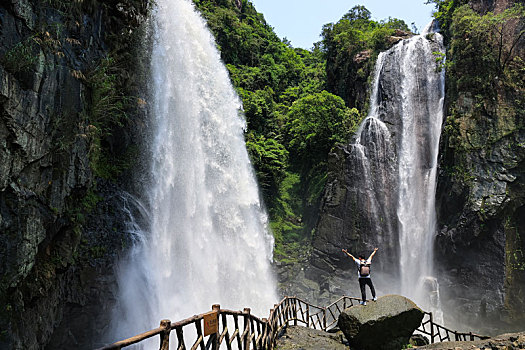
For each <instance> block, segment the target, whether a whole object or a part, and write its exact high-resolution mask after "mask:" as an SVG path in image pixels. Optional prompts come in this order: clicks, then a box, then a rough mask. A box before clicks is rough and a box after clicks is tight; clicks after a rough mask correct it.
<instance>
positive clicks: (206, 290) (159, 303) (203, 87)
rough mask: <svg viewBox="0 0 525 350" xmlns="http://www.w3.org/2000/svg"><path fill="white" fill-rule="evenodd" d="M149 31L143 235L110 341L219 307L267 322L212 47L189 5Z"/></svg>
mask: <svg viewBox="0 0 525 350" xmlns="http://www.w3.org/2000/svg"><path fill="white" fill-rule="evenodd" d="M153 21H154V34H153V36H154V43H153V51H152V63H151V81H152V87H151V90H152V101H151V109H152V113H153V118H154V120H153V124H154V129H155V132H154V136H155V137H154V140H153V141H152V161H151V175H152V178H153V183H152V184H151V186H150V187H149V193H148V200H149V213H150V214H149V218H148V220H149V227H148V228H147V229H145V230H143V231H142V232H139V233H137V232H135V234H136V235H139V236H143V239H142V243H141V244H139V245H137V246H136V247H134V248H133V249H132V253H131V255H130V256H129V257H128V259H127V260H126V261H124V262H123V263H122V264H121V267H120V272H119V289H120V295H119V300H118V302H119V306H118V308H117V310H116V312H115V317H114V322H113V323H114V325H113V327H112V328H113V331H112V334H113V336H114V337H117V338H123V337H129V336H132V335H134V334H137V333H140V332H143V331H145V330H149V329H152V328H155V327H158V325H159V322H160V320H161V319H164V318H168V319H170V320H172V321H173V322H174V321H178V320H181V319H183V318H187V317H190V316H192V315H194V314H198V313H202V312H206V311H209V310H210V309H211V305H212V304H216V303H218V304H220V305H221V307H223V308H228V309H233V310H242V309H243V308H244V307H250V308H251V309H252V313H253V314H255V315H257V316H259V317H266V316H267V315H268V312H269V309H270V308H271V307H272V306H273V304H274V303H275V302H277V294H276V287H275V282H274V278H273V274H272V271H271V259H272V249H273V237H272V236H271V234H270V233H269V229H268V221H267V220H268V219H267V215H266V213H265V210H264V208H263V207H262V204H261V198H260V197H259V192H258V188H257V183H256V179H255V176H254V172H253V169H252V167H251V164H250V160H249V157H248V153H247V151H246V146H245V143H244V129H245V127H246V125H245V120H244V116H243V115H242V113H241V112H240V108H241V102H240V100H239V98H238V96H237V95H236V93H235V91H234V89H233V87H232V86H231V83H230V79H229V76H228V72H227V70H226V68H225V66H224V65H223V63H222V62H221V60H220V55H219V52H218V51H217V49H216V44H215V42H214V39H213V37H212V35H211V34H210V32H209V31H208V29H207V28H206V24H205V21H204V20H203V19H202V18H201V17H200V15H199V14H198V13H197V12H196V10H195V9H194V6H193V4H192V2H191V1H190V0H157V1H156V8H155V10H154V13H153ZM139 243H140V240H139ZM151 344H153V345H152V347H153V346H154V345H156V342H152V343H151ZM148 346H149V345H148Z"/></svg>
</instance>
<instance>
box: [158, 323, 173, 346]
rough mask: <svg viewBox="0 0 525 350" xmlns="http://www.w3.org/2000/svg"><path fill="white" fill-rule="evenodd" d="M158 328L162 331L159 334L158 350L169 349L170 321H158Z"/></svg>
mask: <svg viewBox="0 0 525 350" xmlns="http://www.w3.org/2000/svg"><path fill="white" fill-rule="evenodd" d="M160 327H161V328H163V329H164V330H163V331H162V333H160V348H159V349H160V350H169V349H170V332H171V321H170V320H162V321H160Z"/></svg>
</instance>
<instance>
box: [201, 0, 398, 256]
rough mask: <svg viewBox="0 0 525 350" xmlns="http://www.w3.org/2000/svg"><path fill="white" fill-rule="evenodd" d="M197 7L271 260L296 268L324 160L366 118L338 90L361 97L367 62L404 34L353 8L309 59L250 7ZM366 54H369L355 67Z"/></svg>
mask: <svg viewBox="0 0 525 350" xmlns="http://www.w3.org/2000/svg"><path fill="white" fill-rule="evenodd" d="M194 2H195V4H196V6H197V8H198V9H199V10H200V11H201V13H202V15H203V16H204V17H205V19H206V20H207V23H208V26H209V28H210V29H211V31H212V32H213V34H214V35H215V38H216V42H217V46H218V48H219V50H220V52H221V57H222V59H223V60H224V62H225V63H226V66H227V68H228V70H229V73H230V77H231V80H232V82H233V84H234V86H235V87H236V89H237V92H238V94H239V96H240V97H241V98H242V101H243V106H244V113H245V116H246V120H247V124H248V130H247V132H246V144H247V148H248V151H249V153H250V156H251V159H252V163H253V164H254V167H255V170H256V174H257V178H258V181H259V184H260V186H261V190H262V193H263V196H264V199H265V202H266V204H267V206H268V211H269V213H270V220H271V223H270V225H271V228H272V230H273V233H274V236H275V241H276V244H275V257H276V258H277V259H278V260H281V261H286V262H294V261H297V259H300V256H301V254H303V253H304V251H305V250H308V249H309V244H310V239H311V236H312V231H313V227H314V225H315V221H316V219H317V217H316V213H317V209H318V206H319V201H320V198H321V195H322V192H323V190H324V185H325V181H326V177H327V171H328V167H327V161H328V154H329V152H330V151H331V149H332V148H333V147H334V146H335V145H337V144H338V143H347V142H349V140H350V137H351V135H352V132H353V131H355V129H356V127H357V125H358V124H359V122H360V120H361V118H362V116H363V114H362V113H360V112H359V110H358V109H361V110H362V108H364V107H363V106H357V105H356V104H355V101H353V100H352V99H348V98H347V91H346V90H344V89H339V88H335V87H337V86H338V84H340V83H341V82H342V81H343V80H344V79H351V80H352V81H355V84H361V85H362V86H361V90H362V91H365V95H366V91H367V84H366V83H367V80H368V77H369V74H370V71H371V67H373V64H374V62H373V59H375V57H377V54H378V52H379V51H380V50H383V49H385V48H387V47H388V46H389V45H391V44H392V43H391V41H390V40H389V38H390V35H392V34H393V33H394V32H395V30H396V29H402V30H408V28H407V26H406V24H405V23H404V22H403V21H400V20H397V19H388V20H387V21H383V22H376V21H373V20H371V19H370V17H371V16H370V12H369V11H368V10H367V9H366V8H364V7H362V6H356V7H354V8H353V9H351V10H350V11H349V12H348V13H347V14H346V15H345V16H344V17H343V18H342V19H341V20H340V21H339V22H338V23H336V24H329V25H326V26H325V27H324V29H323V34H322V35H323V40H322V41H321V42H319V43H316V44H315V45H314V47H313V48H312V49H311V50H304V49H294V48H293V47H291V45H290V43H289V42H288V41H287V40H286V39H284V40H280V39H279V38H278V37H277V36H276V34H275V33H274V32H273V29H272V28H271V27H270V26H269V25H268V24H267V23H266V21H265V20H264V17H263V16H262V14H260V13H257V11H256V10H255V8H254V7H253V5H252V3H251V2H249V1H247V0H243V1H240V7H237V6H236V5H235V2H234V1H230V0H194ZM363 50H369V55H365V56H366V57H364V58H362V59H361V61H360V62H361V63H356V61H355V59H354V58H355V56H356V55H357V54H358V53H360V52H361V51H363ZM369 56H371V57H372V58H373V59H372V60H370V57H369ZM363 67H365V68H363ZM343 71H344V75H343V76H340V77H339V76H338V74H340V73H341V72H343ZM336 76H337V77H336ZM330 77H331V78H330ZM334 79H335V80H337V81H335V80H334ZM339 79H340V80H341V81H339ZM330 87H332V88H330ZM345 101H346V102H345ZM356 107H357V108H356Z"/></svg>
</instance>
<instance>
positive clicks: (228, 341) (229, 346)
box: [222, 314, 235, 350]
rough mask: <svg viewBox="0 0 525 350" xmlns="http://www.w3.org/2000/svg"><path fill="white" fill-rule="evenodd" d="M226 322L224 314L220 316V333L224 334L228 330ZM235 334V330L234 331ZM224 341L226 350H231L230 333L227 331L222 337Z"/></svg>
mask: <svg viewBox="0 0 525 350" xmlns="http://www.w3.org/2000/svg"><path fill="white" fill-rule="evenodd" d="M227 322H228V320H227V319H226V314H222V331H223V332H224V330H225V329H226V328H228V323H227ZM234 332H235V330H234ZM224 340H225V341H226V348H227V349H228V350H232V346H231V343H230V331H229V330H228V331H227V332H226V334H225V337H224Z"/></svg>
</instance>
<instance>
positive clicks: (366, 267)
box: [359, 264, 370, 277]
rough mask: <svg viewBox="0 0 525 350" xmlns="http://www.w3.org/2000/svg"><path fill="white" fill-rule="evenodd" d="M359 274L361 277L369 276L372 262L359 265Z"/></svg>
mask: <svg viewBox="0 0 525 350" xmlns="http://www.w3.org/2000/svg"><path fill="white" fill-rule="evenodd" d="M359 275H360V276H361V277H367V276H369V275H370V264H361V265H359Z"/></svg>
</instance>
